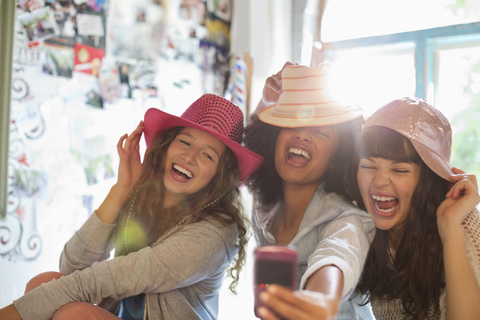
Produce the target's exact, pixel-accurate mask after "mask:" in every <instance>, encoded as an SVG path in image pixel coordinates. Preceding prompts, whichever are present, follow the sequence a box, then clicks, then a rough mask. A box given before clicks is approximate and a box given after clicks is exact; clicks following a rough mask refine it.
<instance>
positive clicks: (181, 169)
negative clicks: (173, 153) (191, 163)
mask: <svg viewBox="0 0 480 320" xmlns="http://www.w3.org/2000/svg"><path fill="white" fill-rule="evenodd" d="M173 168H174V169H175V170H177V171H180V172H181V173H183V174H184V175H186V176H187V177H188V178H189V179H192V178H193V175H192V173H191V172H190V171H188V170H185V169H184V168H182V167H180V166H178V165H176V164H174V165H173Z"/></svg>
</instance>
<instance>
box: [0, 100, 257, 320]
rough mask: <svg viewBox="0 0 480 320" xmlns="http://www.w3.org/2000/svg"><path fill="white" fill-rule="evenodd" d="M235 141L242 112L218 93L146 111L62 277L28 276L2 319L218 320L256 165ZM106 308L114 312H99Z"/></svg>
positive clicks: (75, 240) (74, 241)
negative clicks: (142, 147) (142, 146)
mask: <svg viewBox="0 0 480 320" xmlns="http://www.w3.org/2000/svg"><path fill="white" fill-rule="evenodd" d="M143 133H144V134H145V142H146V144H147V150H146V152H145V158H144V161H143V163H142V162H141V161H140V154H139V141H140V138H141V136H142V134H143ZM242 134H243V113H242V111H241V110H240V109H239V108H238V107H237V106H236V105H234V104H233V103H231V102H230V101H228V100H225V99H223V98H222V97H219V96H216V95H212V94H206V95H203V96H202V97H200V98H199V99H198V100H197V101H195V102H194V103H193V104H192V105H191V106H190V107H189V108H188V109H187V110H186V111H185V112H184V113H183V115H182V116H181V117H177V116H174V115H171V114H168V113H165V112H163V111H160V110H158V109H154V108H152V109H149V110H147V112H146V113H145V121H144V122H141V123H140V124H139V125H138V127H137V129H136V130H135V131H133V132H132V134H131V135H129V136H128V135H127V134H125V135H124V136H122V137H121V138H120V141H119V142H118V145H117V150H118V153H119V156H120V165H119V170H118V171H119V173H118V179H117V183H116V184H115V185H114V186H113V187H112V188H111V190H110V192H109V194H108V195H107V197H106V198H105V200H104V201H103V202H102V204H101V205H100V207H99V208H98V209H97V210H96V211H95V212H94V213H93V214H92V215H91V216H90V218H89V219H88V220H87V221H86V222H85V224H84V225H83V226H82V227H81V228H80V230H79V231H77V232H76V233H75V234H74V235H73V236H72V238H71V239H70V240H69V241H68V242H67V243H66V245H65V247H64V250H63V252H62V255H61V258H60V271H61V272H62V273H63V274H62V273H58V272H50V273H44V274H41V275H39V276H37V277H36V278H34V279H32V280H31V281H30V282H29V283H28V284H27V290H26V291H29V292H27V293H26V294H25V295H24V296H23V297H20V298H19V299H18V300H16V301H14V303H13V304H12V305H9V306H7V307H5V308H3V309H1V310H0V319H2V320H13V319H24V320H27V319H32V320H33V319H35V320H41V319H50V318H52V316H53V317H54V319H58V320H61V319H68V320H72V319H103V320H114V319H117V320H119V319H120V318H121V319H124V320H135V319H151V320H154V319H155V320H156V319H165V320H173V319H178V320H184V319H189V320H190V319H209V320H212V319H217V312H218V298H219V291H220V288H221V286H222V283H223V279H224V278H225V273H228V274H229V275H230V276H231V277H232V278H233V281H232V284H231V286H230V289H231V290H232V291H233V292H235V286H236V284H237V282H238V275H239V272H240V270H241V269H242V267H243V265H244V262H245V247H246V243H247V241H248V232H247V231H248V227H249V222H248V219H247V217H245V216H244V214H243V207H242V204H241V202H240V193H239V189H238V185H239V184H240V183H241V182H243V181H245V180H246V179H247V178H248V177H249V175H250V174H251V173H252V172H253V171H255V170H256V169H257V168H258V167H259V166H260V165H261V163H262V160H263V159H262V158H261V157H260V156H259V155H257V154H254V153H253V152H251V151H249V150H247V149H246V148H245V147H243V146H242V145H241V144H240V143H241V140H242ZM113 248H115V258H113V259H110V260H107V258H108V257H109V256H110V252H111V250H112V249H113ZM52 279H54V280H52ZM42 282H44V283H43V284H41V283H42ZM40 284H41V285H40ZM107 302H113V303H114V305H120V306H121V308H120V311H118V309H117V308H109V311H111V312H109V311H107V310H105V309H103V307H106V305H107ZM94 304H97V305H94ZM101 307H102V308H101ZM117 315H118V317H117ZM119 317H120V318H119Z"/></svg>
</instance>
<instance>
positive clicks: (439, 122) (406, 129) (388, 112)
mask: <svg viewBox="0 0 480 320" xmlns="http://www.w3.org/2000/svg"><path fill="white" fill-rule="evenodd" d="M374 126H380V127H386V128H389V129H392V130H394V131H396V132H398V133H400V134H402V135H403V136H405V137H406V138H408V139H409V140H410V141H411V142H412V144H413V147H414V148H415V150H416V151H417V153H418V155H419V156H420V158H422V160H423V162H425V164H426V165H427V166H428V167H429V168H430V169H432V171H433V172H435V173H436V174H437V175H439V176H440V177H442V178H443V179H445V180H450V179H449V178H450V175H451V174H452V167H451V166H450V155H451V149H452V129H451V127H450V123H449V122H448V120H447V118H446V117H445V116H444V115H443V114H442V113H441V112H440V111H439V110H437V109H436V108H435V107H434V106H432V105H431V104H429V103H428V102H427V101H426V100H424V99H418V98H409V97H405V98H401V99H397V100H394V101H392V102H390V103H388V104H386V105H384V106H383V107H381V108H380V109H378V110H377V111H376V112H374V113H373V114H372V115H371V116H370V117H369V118H368V119H367V120H366V122H365V130H366V129H368V128H370V127H374Z"/></svg>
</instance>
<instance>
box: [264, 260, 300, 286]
mask: <svg viewBox="0 0 480 320" xmlns="http://www.w3.org/2000/svg"><path fill="white" fill-rule="evenodd" d="M292 271H293V263H291V262H285V261H271V260H258V261H257V278H256V279H255V284H256V285H259V286H261V287H264V286H265V287H266V286H268V285H269V284H279V285H281V286H284V287H291V286H292V279H291V277H292Z"/></svg>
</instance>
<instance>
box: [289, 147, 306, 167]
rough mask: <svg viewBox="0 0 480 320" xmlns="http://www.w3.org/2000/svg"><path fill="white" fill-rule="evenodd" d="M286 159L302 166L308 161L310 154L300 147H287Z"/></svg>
mask: <svg viewBox="0 0 480 320" xmlns="http://www.w3.org/2000/svg"><path fill="white" fill-rule="evenodd" d="M287 159H288V160H289V161H290V162H291V163H292V164H293V165H295V166H304V165H306V164H307V163H308V161H310V159H311V157H310V154H309V153H308V152H307V151H305V150H303V149H300V148H290V149H288V156H287Z"/></svg>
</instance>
